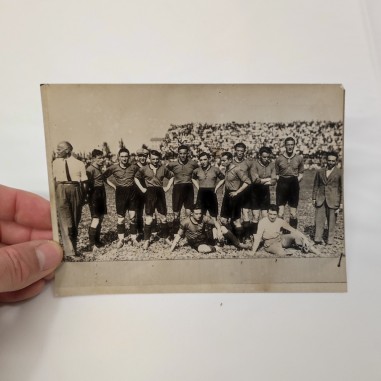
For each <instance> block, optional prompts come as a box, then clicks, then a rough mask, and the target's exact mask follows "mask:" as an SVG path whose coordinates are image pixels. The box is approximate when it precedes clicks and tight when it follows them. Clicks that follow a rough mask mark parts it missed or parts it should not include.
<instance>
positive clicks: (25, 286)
mask: <svg viewBox="0 0 381 381" xmlns="http://www.w3.org/2000/svg"><path fill="white" fill-rule="evenodd" d="M51 239H52V230H51V220H50V206H49V202H48V201H46V200H45V199H43V198H42V197H39V196H37V195H34V194H32V193H29V192H24V191H21V190H17V189H13V188H8V187H5V186H2V185H0V303H2V302H3V303H9V302H17V301H20V300H24V299H29V298H32V297H33V296H35V295H37V294H39V293H40V292H41V291H42V289H43V287H44V285H45V284H46V282H47V281H48V280H50V279H52V278H53V277H54V270H55V269H56V267H57V266H58V265H59V264H60V262H61V260H62V249H61V247H60V246H59V245H58V244H57V243H55V242H53V241H51Z"/></svg>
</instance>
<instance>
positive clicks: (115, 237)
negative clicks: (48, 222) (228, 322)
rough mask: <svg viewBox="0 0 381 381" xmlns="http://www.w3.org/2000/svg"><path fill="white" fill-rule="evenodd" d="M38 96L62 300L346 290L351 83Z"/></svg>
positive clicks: (58, 89) (63, 88)
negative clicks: (347, 97)
mask: <svg viewBox="0 0 381 381" xmlns="http://www.w3.org/2000/svg"><path fill="white" fill-rule="evenodd" d="M41 92H42V102H43V110H44V123H45V136H46V149H47V164H48V173H49V180H50V194H51V203H52V220H53V227H54V235H55V239H56V240H57V241H59V242H60V243H61V244H62V245H63V247H64V251H65V256H64V262H65V263H64V265H63V266H62V267H63V270H61V272H60V273H59V275H58V283H60V282H61V283H62V289H66V291H62V294H65V292H66V293H67V292H68V293H73V292H74V293H76V292H79V293H81V292H83V288H85V289H86V290H87V291H86V292H106V293H107V292H152V291H159V292H160V291H161V292H162V291H184V290H185V291H283V290H285V291H309V290H311V291H316V290H318V291H335V290H336V291H337V290H339V291H345V287H346V272H345V250H344V216H343V210H344V208H343V169H344V157H343V156H344V155H343V152H344V150H343V147H344V146H343V138H344V89H343V88H342V87H341V86H340V85H250V84H246V85H238V84H237V85H233V84H231V85H228V84H226V85H42V86H41ZM192 269H193V270H192ZM84 270H85V271H84ZM184 271H185V273H186V274H185V277H184V276H183V277H181V276H180V275H181V274H183V272H184ZM131 272H132V273H133V274H134V276H132V277H128V276H127V275H126V274H130V275H131ZM183 275H184V274H183ZM127 278H128V279H127ZM264 284H265V285H266V287H264V288H263V285H264ZM269 284H270V286H269ZM273 284H274V285H275V286H274V287H275V288H274V287H273V286H271V285H273ZM253 285H254V286H253ZM295 285H297V286H295ZM303 285H304V286H303ZM338 285H339V286H338ZM145 286H146V288H145ZM156 286H157V287H156ZM280 286H285V287H283V288H282V287H280ZM301 286H302V287H301ZM310 286H311V287H310ZM303 287H304V288H303ZM81 288H82V291H78V289H79V290H80V289H81ZM68 289H69V290H70V291H68ZM75 289H77V291H74V290H75ZM90 289H92V290H93V291H89V290H90Z"/></svg>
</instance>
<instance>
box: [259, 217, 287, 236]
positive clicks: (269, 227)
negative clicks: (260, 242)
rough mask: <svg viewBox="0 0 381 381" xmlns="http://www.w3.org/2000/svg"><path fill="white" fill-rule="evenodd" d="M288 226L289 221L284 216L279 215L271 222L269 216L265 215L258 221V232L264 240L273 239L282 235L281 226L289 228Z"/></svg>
mask: <svg viewBox="0 0 381 381" xmlns="http://www.w3.org/2000/svg"><path fill="white" fill-rule="evenodd" d="M288 227H289V225H288V223H287V222H286V221H285V220H283V219H282V218H279V217H277V218H276V220H275V221H274V222H271V221H270V220H269V219H268V217H264V218H262V219H261V220H260V221H259V223H258V230H257V234H258V236H259V237H260V238H262V239H264V240H266V239H272V238H276V237H278V236H279V235H280V229H281V228H285V229H287V230H288Z"/></svg>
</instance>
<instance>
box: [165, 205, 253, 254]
mask: <svg viewBox="0 0 381 381" xmlns="http://www.w3.org/2000/svg"><path fill="white" fill-rule="evenodd" d="M206 225H212V226H214V228H213V239H210V238H208V235H207V234H206ZM184 236H185V237H186V239H187V241H188V243H189V245H190V246H191V247H192V248H193V249H195V250H197V251H198V252H199V253H205V254H206V253H212V252H214V251H216V248H215V246H214V243H215V242H214V241H215V239H218V240H219V241H222V240H223V239H224V238H227V239H228V240H229V241H231V243H232V244H233V245H234V246H235V247H237V248H238V249H249V248H250V245H245V244H243V243H240V242H239V240H238V239H237V237H236V236H235V235H234V234H233V233H232V232H231V231H230V230H228V229H226V228H225V227H224V226H221V225H220V224H219V223H218V222H217V221H216V220H215V219H213V218H211V217H209V216H205V215H204V214H203V212H202V210H201V207H200V206H198V205H197V206H194V207H193V208H192V213H191V215H190V216H189V217H187V218H185V219H184V220H182V221H181V224H180V229H179V231H178V233H177V234H176V235H175V238H174V240H173V242H172V246H171V250H170V251H171V252H172V251H173V250H174V249H175V247H176V245H177V244H178V242H179V241H180V239H181V238H182V237H184Z"/></svg>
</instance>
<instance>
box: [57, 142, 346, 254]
mask: <svg viewBox="0 0 381 381" xmlns="http://www.w3.org/2000/svg"><path fill="white" fill-rule="evenodd" d="M284 146H285V149H284V152H283V153H282V154H280V155H279V156H278V157H276V158H275V160H272V152H271V149H270V148H268V147H262V148H260V150H259V152H258V153H257V157H256V158H254V159H253V158H250V157H246V148H247V147H246V145H245V144H244V143H242V142H240V143H237V144H235V146H234V147H233V149H232V152H223V153H221V155H220V158H219V159H220V160H219V162H220V165H217V164H215V162H214V159H215V158H212V157H211V156H210V155H209V154H208V153H206V152H202V153H200V154H199V155H198V157H197V158H192V157H191V155H190V150H189V147H188V146H186V145H179V146H178V149H177V158H176V159H175V160H171V161H166V160H165V161H164V160H162V155H161V153H160V152H158V151H156V150H148V149H146V148H141V149H139V150H138V151H137V152H136V155H135V157H136V159H134V160H131V155H130V152H129V150H128V149H127V148H124V147H123V148H121V149H120V150H119V152H118V162H116V163H114V164H111V165H110V166H108V167H107V168H105V167H104V157H103V152H102V151H100V150H98V149H94V150H93V151H92V154H91V156H92V160H91V164H90V165H88V166H87V167H85V164H84V163H83V162H82V161H81V160H78V159H76V158H75V157H74V155H73V154H72V151H73V147H72V145H71V144H70V143H69V142H67V141H64V142H60V143H59V144H58V146H57V150H56V158H55V160H54V161H53V177H54V181H55V192H56V205H57V213H58V222H59V226H60V231H61V236H62V237H63V239H65V237H66V240H67V242H68V244H69V250H68V249H66V255H80V253H79V252H78V251H77V240H78V226H79V222H80V220H81V215H82V208H83V205H84V204H85V203H88V205H89V209H90V214H91V224H90V226H89V231H88V234H89V247H90V249H91V250H93V251H97V249H98V248H99V247H101V246H102V245H103V243H102V241H101V229H102V221H103V219H104V216H105V215H106V214H107V198H106V189H105V183H107V184H108V185H110V186H111V187H112V188H113V189H114V190H115V206H116V213H117V226H116V230H117V234H118V240H117V242H116V247H117V248H118V249H121V248H122V247H123V246H124V245H125V243H126V242H127V241H130V242H131V243H132V244H133V245H134V246H135V245H136V246H140V245H141V246H142V248H143V249H144V250H148V249H149V246H150V245H151V244H154V243H153V242H154V240H153V239H152V238H153V236H156V235H157V236H158V237H160V239H161V240H162V241H163V242H166V244H167V245H168V248H169V251H171V252H172V251H174V250H175V249H176V247H177V245H178V244H179V241H180V239H181V238H185V239H186V242H187V244H188V245H189V246H190V247H191V248H192V249H194V250H197V251H198V252H199V253H205V254H207V253H211V252H215V251H223V249H222V246H223V245H225V244H231V245H234V246H235V247H236V248H237V249H238V250H248V251H251V253H252V255H255V253H256V251H257V250H258V248H259V246H260V245H263V248H264V250H265V251H267V252H268V253H272V254H274V255H277V256H284V255H286V251H285V248H288V247H295V248H300V250H302V251H303V252H305V253H308V252H310V253H314V254H318V255H319V254H320V250H319V245H323V244H324V242H323V232H324V227H325V224H327V226H328V238H327V242H326V244H327V245H331V244H333V243H334V239H335V224H336V219H337V215H338V213H339V211H340V210H341V209H342V171H341V169H340V168H338V165H337V164H338V154H337V153H336V152H327V153H326V157H325V159H326V160H325V162H326V164H325V165H324V166H323V167H322V168H321V169H319V170H317V172H316V174H315V179H314V185H313V190H312V203H313V205H314V207H315V236H314V237H313V239H311V238H309V237H307V236H306V235H304V234H303V233H302V232H300V231H299V230H298V229H297V227H298V213H297V208H298V203H299V191H300V182H301V181H302V178H303V172H304V160H303V156H302V155H300V154H298V153H297V150H296V141H295V139H294V138H293V137H288V138H286V139H285V141H284ZM164 179H167V181H164ZM164 184H166V185H164ZM221 187H223V188H224V191H223V199H222V203H221V205H219V202H218V198H217V191H218V190H219V189H220V188H221ZM270 187H275V195H276V203H275V204H272V203H271V198H270ZM171 189H172V212H173V220H171V224H170V225H169V224H168V207H167V201H166V193H167V192H169V191H170V190H171ZM194 190H196V191H197V194H196V195H195V194H194ZM195 196H196V197H195ZM195 199H196V202H195ZM286 206H288V208H289V216H290V219H289V222H286V221H285V220H284V215H285V207H286ZM182 209H184V212H183V213H181V212H182ZM127 214H128V217H129V228H128V229H126V220H125V218H126V215H127ZM154 231H155V233H154ZM156 231H157V233H156Z"/></svg>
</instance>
